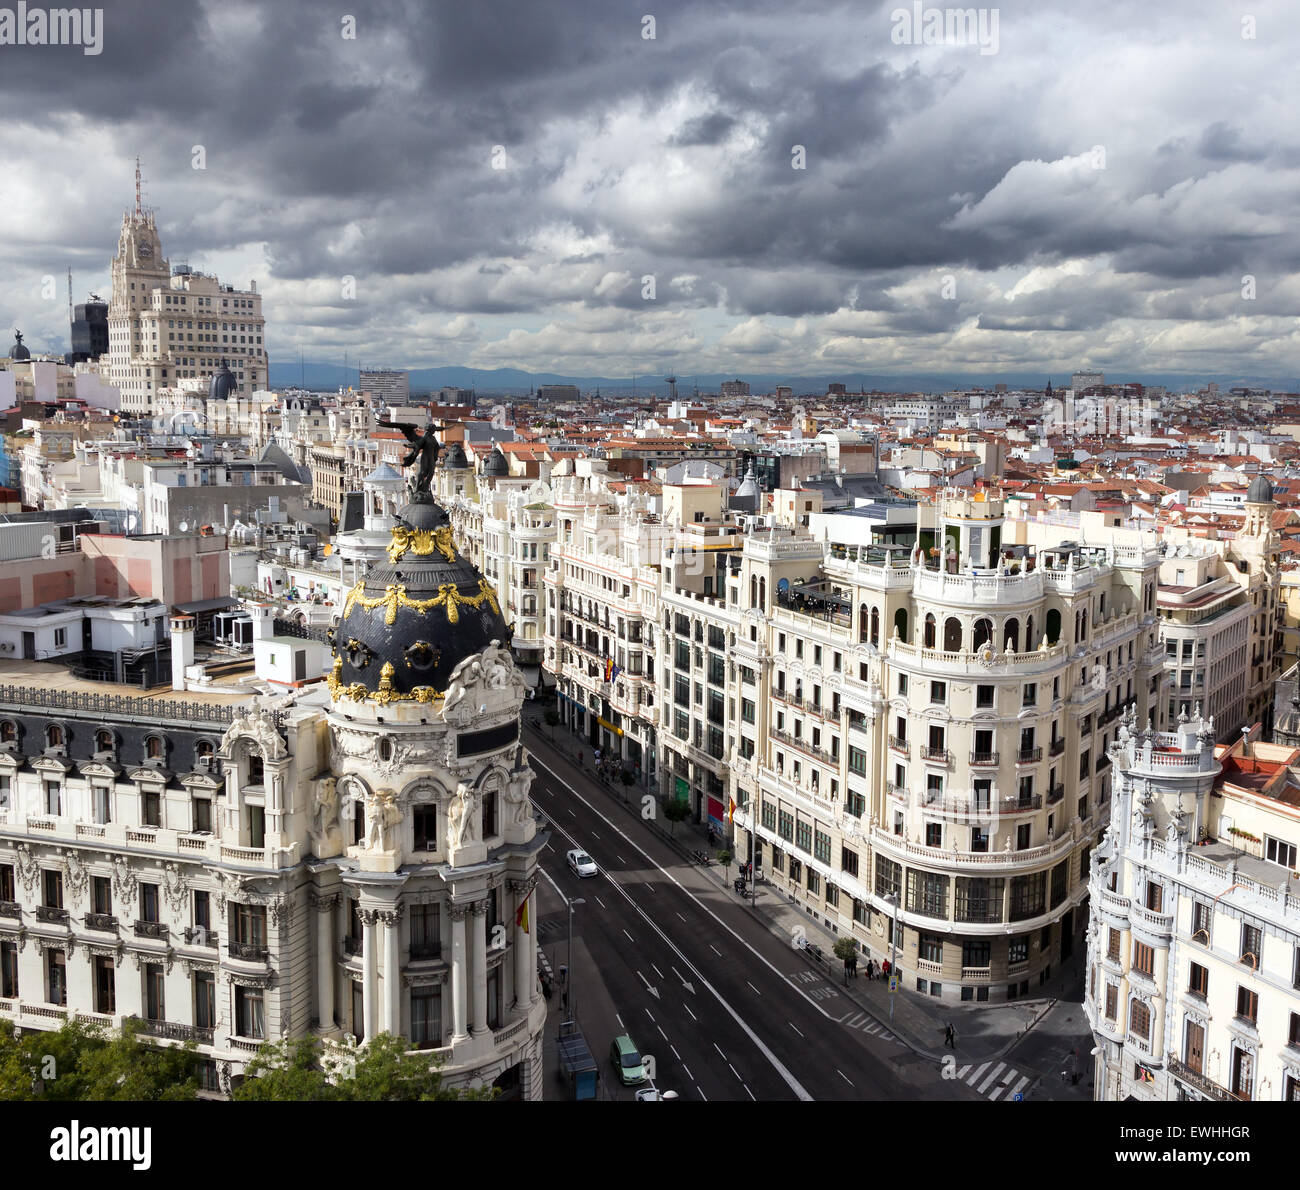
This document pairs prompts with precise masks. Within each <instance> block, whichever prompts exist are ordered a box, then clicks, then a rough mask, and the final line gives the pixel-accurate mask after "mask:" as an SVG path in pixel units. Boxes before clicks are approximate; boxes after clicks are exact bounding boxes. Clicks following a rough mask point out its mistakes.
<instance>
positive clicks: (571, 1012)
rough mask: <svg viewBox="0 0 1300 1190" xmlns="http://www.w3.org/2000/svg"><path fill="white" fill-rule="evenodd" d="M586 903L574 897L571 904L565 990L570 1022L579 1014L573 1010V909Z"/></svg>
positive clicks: (574, 981)
mask: <svg viewBox="0 0 1300 1190" xmlns="http://www.w3.org/2000/svg"><path fill="white" fill-rule="evenodd" d="M586 903H587V902H586V901H584V900H583V899H582V898H581V897H574V898H573V900H571V901H570V902H569V953H568V969H567V971H566V972H565V979H566V981H567V983H566V986H565V989H564V991H565V995H566V996H567V997H568V1001H569V1002H568V1004H567V1005H566V1008H567V1010H568V1018H567V1019H568V1020H573V1019H574V1018H575V1017H576V1016H577V1013H576V1012H574V1009H573V988H574V985H575V983H576V982H577V981H576V980H575V979H574V978H573V907H574V906H575V905H585V904H586Z"/></svg>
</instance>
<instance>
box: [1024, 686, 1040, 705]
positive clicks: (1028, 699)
mask: <svg viewBox="0 0 1300 1190" xmlns="http://www.w3.org/2000/svg"><path fill="white" fill-rule="evenodd" d="M1037 702H1038V684H1037V683H1036V682H1026V683H1025V687H1024V690H1023V692H1022V694H1021V698H1020V705H1021V706H1022V707H1032V706H1034V705H1035V704H1036V703H1037Z"/></svg>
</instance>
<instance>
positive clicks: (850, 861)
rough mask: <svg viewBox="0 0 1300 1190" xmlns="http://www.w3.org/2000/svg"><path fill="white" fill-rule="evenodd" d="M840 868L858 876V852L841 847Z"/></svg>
mask: <svg viewBox="0 0 1300 1190" xmlns="http://www.w3.org/2000/svg"><path fill="white" fill-rule="evenodd" d="M840 869H841V870H842V871H845V872H847V873H848V874H849V875H850V876H856V875H857V874H858V853H857V852H856V851H850V850H849V849H848V848H847V847H841V848H840Z"/></svg>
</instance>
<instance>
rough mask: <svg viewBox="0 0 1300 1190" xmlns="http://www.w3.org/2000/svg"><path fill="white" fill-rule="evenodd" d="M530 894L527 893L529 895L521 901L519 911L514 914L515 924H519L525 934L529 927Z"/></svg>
mask: <svg viewBox="0 0 1300 1190" xmlns="http://www.w3.org/2000/svg"><path fill="white" fill-rule="evenodd" d="M531 896H532V895H531V894H529V897H528V898H526V899H525V900H524V903H523V904H522V905H520V906H519V911H518V912H517V913H516V914H515V925H517V926H519V927H520V928H521V929H522V930H523V932H524V933H525V934H527V933H528V932H529V929H528V901H529V900H531Z"/></svg>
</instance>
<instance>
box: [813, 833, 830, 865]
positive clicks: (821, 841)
mask: <svg viewBox="0 0 1300 1190" xmlns="http://www.w3.org/2000/svg"><path fill="white" fill-rule="evenodd" d="M813 855H814V856H815V857H816V858H817V859H819V860H820V861H821V862H822V863H824V864H829V863H830V862H831V837H830V835H827V834H823V833H822V832H821V831H814V832H813Z"/></svg>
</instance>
